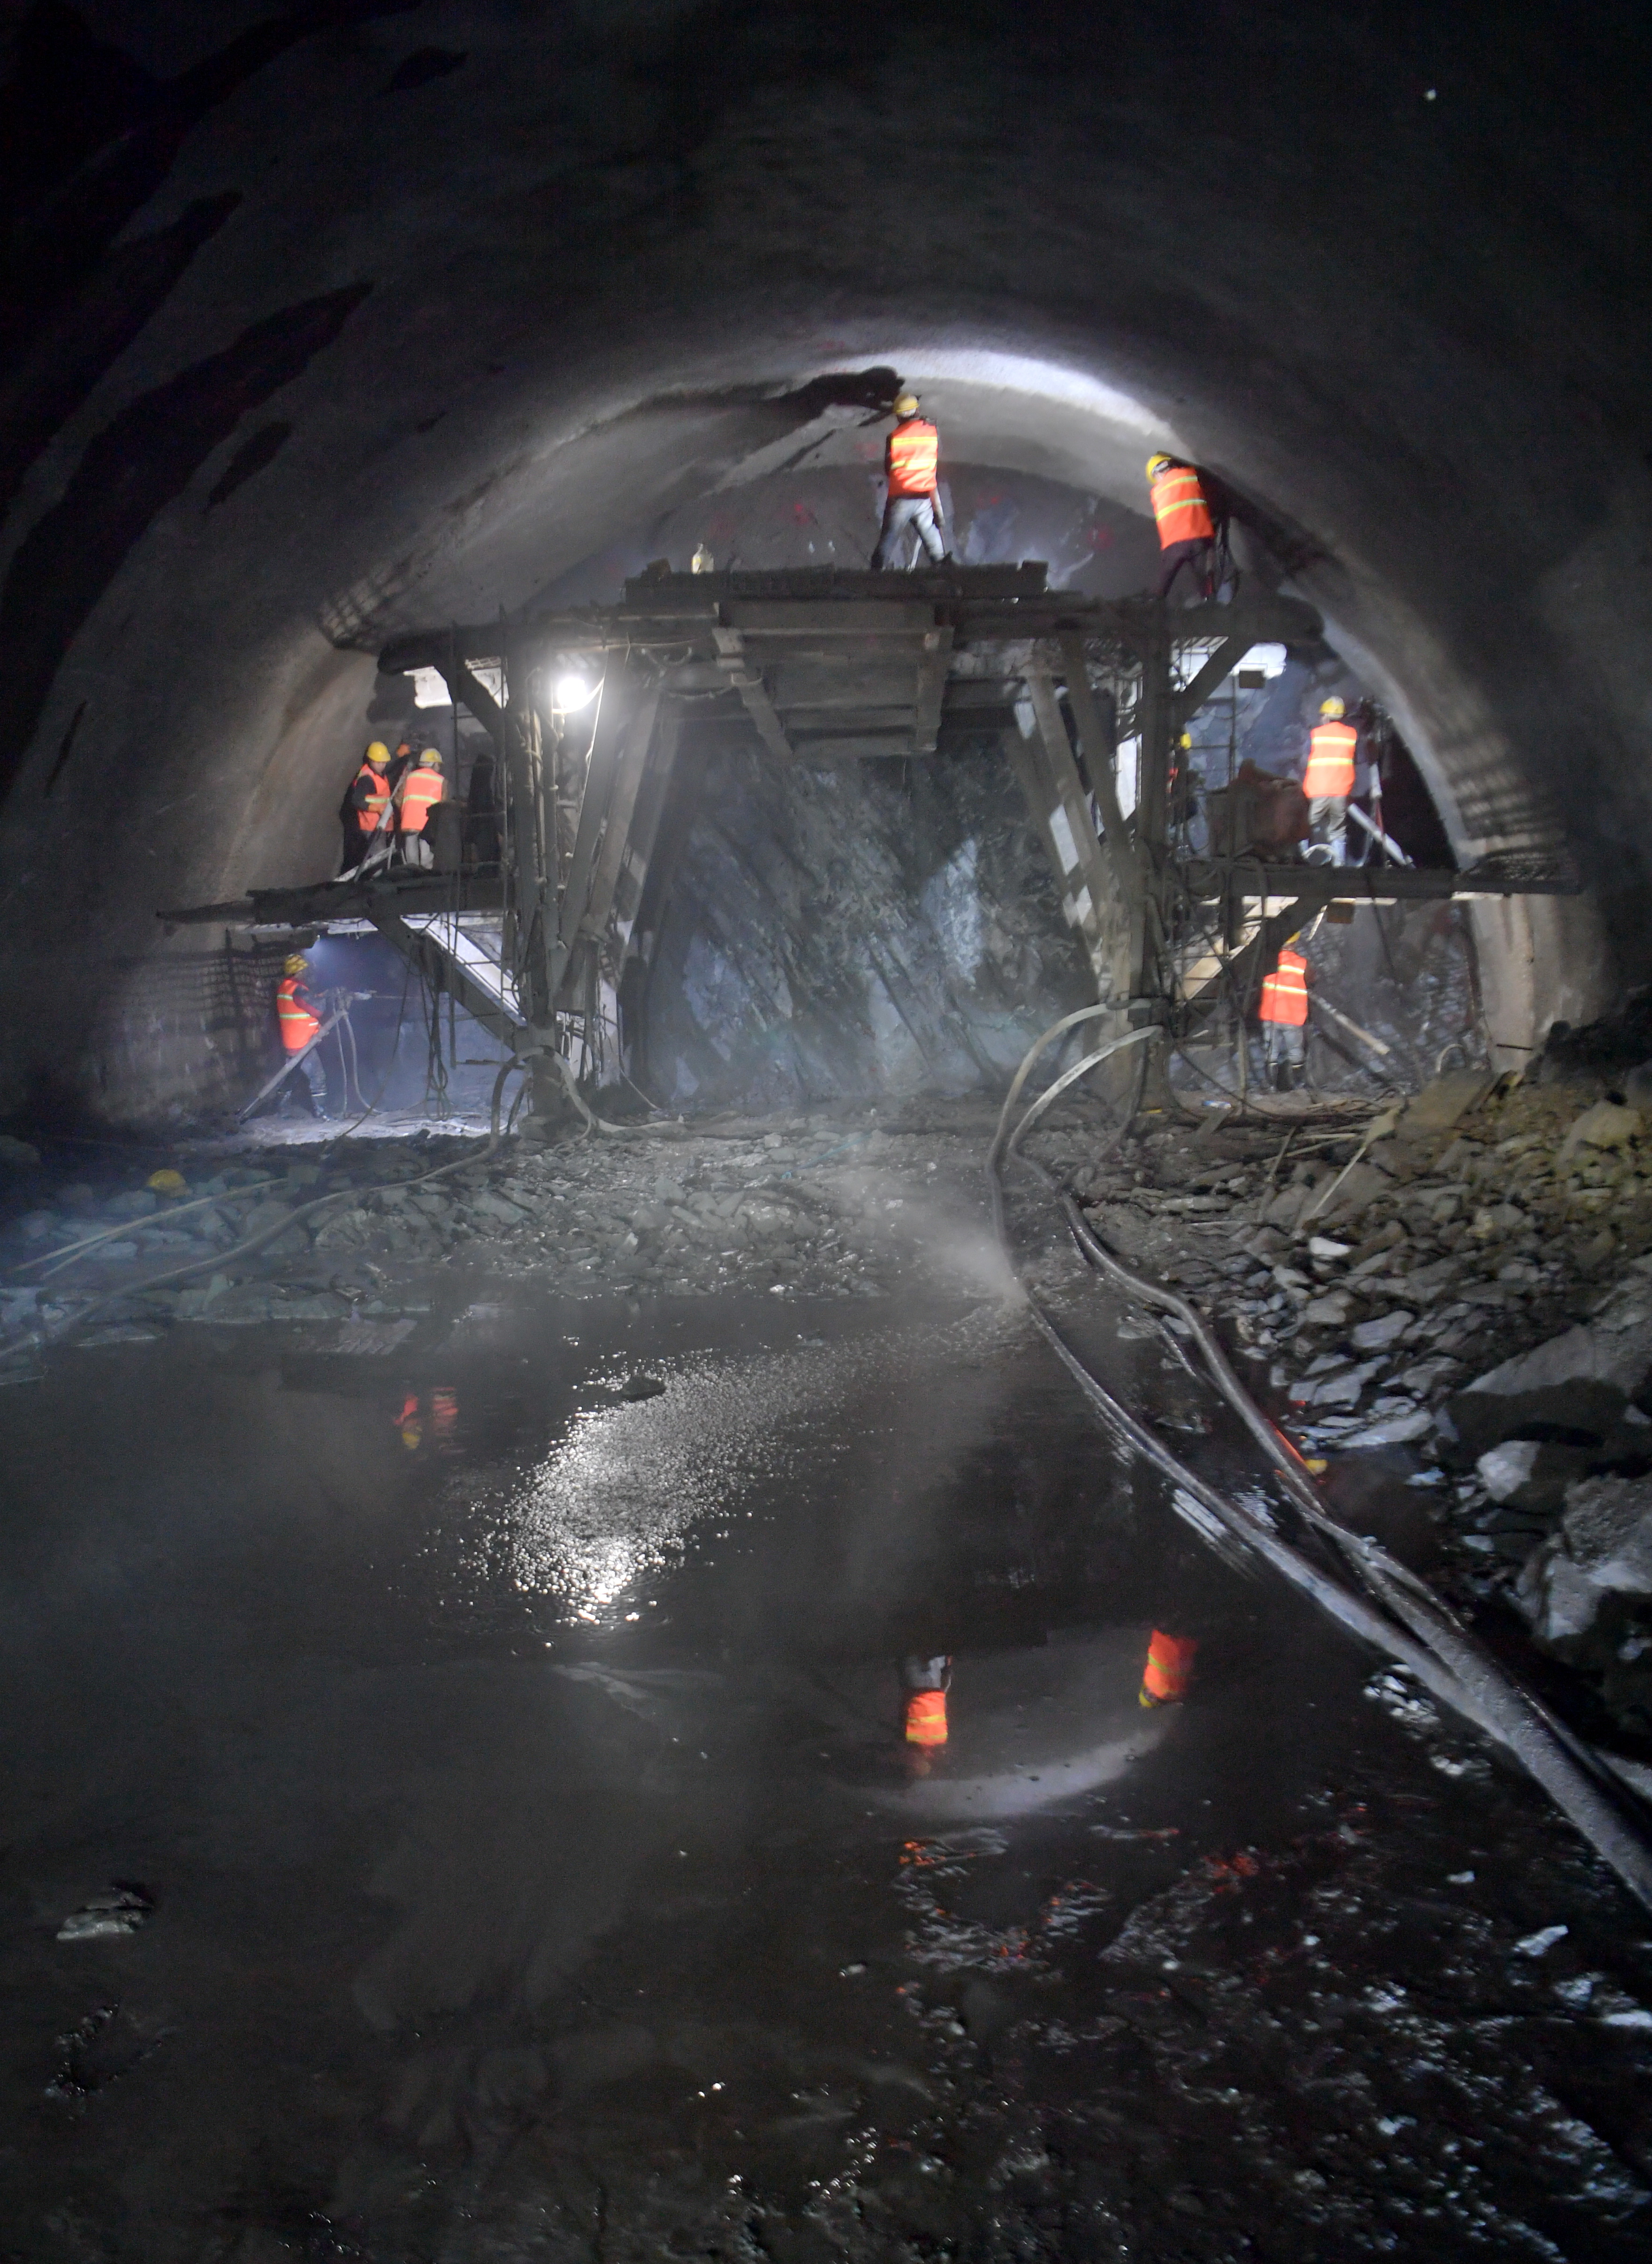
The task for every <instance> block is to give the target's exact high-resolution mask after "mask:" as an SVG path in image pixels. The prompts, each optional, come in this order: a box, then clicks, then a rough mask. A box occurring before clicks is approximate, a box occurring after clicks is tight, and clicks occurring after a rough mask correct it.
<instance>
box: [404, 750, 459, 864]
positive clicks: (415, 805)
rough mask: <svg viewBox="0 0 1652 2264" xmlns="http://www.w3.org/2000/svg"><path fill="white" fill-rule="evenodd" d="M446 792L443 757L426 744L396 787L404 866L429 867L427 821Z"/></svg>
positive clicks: (429, 854) (429, 847)
mask: <svg viewBox="0 0 1652 2264" xmlns="http://www.w3.org/2000/svg"><path fill="white" fill-rule="evenodd" d="M446 791H447V781H446V779H445V778H444V777H443V776H442V758H441V757H440V756H439V755H438V753H437V751H436V750H435V748H434V747H426V748H425V750H424V753H423V754H422V755H421V756H420V757H419V758H418V760H417V763H415V765H414V766H413V767H412V769H411V770H410V771H409V773H408V774H407V776H406V777H405V778H404V779H403V780H402V783H401V785H400V786H399V787H397V788H396V790H395V820H396V839H397V841H398V843H399V844H400V845H401V850H402V863H403V864H404V865H423V866H425V867H428V866H429V864H430V862H431V845H430V843H429V842H428V841H427V840H426V839H425V838H424V827H425V823H426V821H427V819H428V818H429V816H430V814H431V810H432V809H435V807H436V805H437V803H438V802H440V801H441V799H442V797H443V795H445V794H446Z"/></svg>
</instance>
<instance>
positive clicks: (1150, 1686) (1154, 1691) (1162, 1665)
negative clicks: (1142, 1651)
mask: <svg viewBox="0 0 1652 2264" xmlns="http://www.w3.org/2000/svg"><path fill="white" fill-rule="evenodd" d="M1198 1649H1199V1643H1198V1639H1197V1637H1196V1636H1191V1635H1189V1636H1179V1635H1165V1634H1164V1633H1163V1631H1162V1630H1161V1629H1158V1628H1155V1629H1154V1630H1153V1636H1152V1640H1151V1641H1150V1642H1149V1643H1148V1663H1147V1665H1146V1667H1145V1668H1144V1669H1143V1671H1142V1675H1141V1690H1142V1694H1143V1696H1144V1697H1148V1698H1152V1699H1156V1700H1157V1702H1159V1704H1161V1705H1163V1704H1164V1703H1165V1702H1166V1701H1167V1700H1170V1699H1175V1698H1185V1696H1186V1695H1187V1686H1188V1684H1189V1683H1190V1682H1191V1681H1192V1679H1193V1654H1194V1653H1195V1652H1196V1651H1198Z"/></svg>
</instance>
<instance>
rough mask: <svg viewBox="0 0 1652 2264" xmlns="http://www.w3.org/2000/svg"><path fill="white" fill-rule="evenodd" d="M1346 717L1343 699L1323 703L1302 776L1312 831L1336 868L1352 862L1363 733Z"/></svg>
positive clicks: (1311, 733) (1309, 736) (1310, 829)
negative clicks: (1353, 804)
mask: <svg viewBox="0 0 1652 2264" xmlns="http://www.w3.org/2000/svg"><path fill="white" fill-rule="evenodd" d="M1346 714H1347V709H1346V708H1344V705H1343V703H1342V701H1341V700H1337V699H1336V698H1332V699H1330V700H1322V701H1321V702H1320V708H1319V722H1317V723H1316V724H1315V726H1314V729H1312V730H1311V731H1310V732H1309V733H1308V768H1307V769H1306V770H1305V771H1304V772H1303V773H1302V792H1303V793H1304V794H1305V795H1307V796H1308V831H1309V832H1310V834H1311V835H1312V836H1313V838H1314V840H1315V843H1316V844H1318V845H1320V846H1322V847H1324V848H1329V849H1330V861H1331V862H1332V864H1334V865H1345V864H1346V863H1347V862H1348V802H1349V798H1350V796H1351V795H1352V793H1353V790H1354V757H1355V755H1356V753H1357V752H1358V751H1359V732H1358V731H1357V730H1355V729H1354V727H1353V725H1352V724H1351V723H1349V722H1344V716H1345V715H1346ZM1318 861H1319V862H1320V863H1323V862H1324V860H1323V859H1320V860H1318Z"/></svg>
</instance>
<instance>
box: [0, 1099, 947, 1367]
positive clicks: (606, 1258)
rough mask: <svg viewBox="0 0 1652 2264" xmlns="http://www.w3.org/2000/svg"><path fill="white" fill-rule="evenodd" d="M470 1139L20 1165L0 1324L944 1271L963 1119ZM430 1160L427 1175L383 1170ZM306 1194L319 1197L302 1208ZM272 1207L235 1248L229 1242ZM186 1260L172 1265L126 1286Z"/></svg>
mask: <svg viewBox="0 0 1652 2264" xmlns="http://www.w3.org/2000/svg"><path fill="white" fill-rule="evenodd" d="M474 1146H475V1143H467V1142H462V1141H452V1140H442V1139H429V1138H420V1139H417V1140H411V1141H395V1140H379V1141H374V1142H373V1143H351V1144H350V1145H349V1146H348V1147H341V1148H339V1149H337V1150H332V1151H330V1152H327V1153H325V1154H323V1156H322V1158H321V1159H320V1160H306V1161H303V1162H298V1163H288V1164H285V1165H267V1164H264V1163H262V1162H259V1163H250V1162H246V1161H234V1162H228V1163H226V1162H225V1161H224V1160H223V1157H222V1156H221V1155H219V1156H215V1157H212V1158H210V1159H204V1160H209V1161H210V1164H211V1166H212V1167H211V1168H203V1167H201V1165H196V1166H195V1167H194V1168H193V1170H192V1173H190V1174H186V1173H185V1172H179V1171H178V1170H176V1169H170V1168H169V1169H165V1170H163V1171H161V1172H152V1173H150V1174H149V1180H148V1182H147V1183H143V1182H141V1183H140V1184H138V1185H136V1186H129V1185H123V1186H118V1187H112V1186H102V1187H99V1186H95V1185H92V1184H91V1183H89V1182H88V1181H86V1180H70V1181H69V1182H68V1183H67V1184H56V1185H53V1184H51V1181H50V1175H49V1174H48V1173H43V1172H41V1171H40V1169H39V1168H31V1167H24V1169H25V1170H26V1173H27V1179H28V1183H29V1184H28V1188H27V1194H28V1196H29V1198H30V1200H28V1201H27V1204H26V1207H22V1206H21V1201H19V1204H18V1206H17V1207H14V1209H13V1215H11V1218H10V1220H9V1222H8V1223H6V1224H5V1226H4V1229H3V1230H0V1341H4V1339H8V1338H9V1339H11V1340H13V1341H14V1342H18V1343H21V1342H25V1341H27V1340H29V1339H32V1338H33V1337H34V1336H36V1335H38V1333H39V1332H40V1329H41V1328H42V1326H44V1328H45V1329H46V1330H47V1332H48V1333H50V1334H52V1335H56V1334H58V1333H59V1332H62V1330H63V1329H65V1328H68V1327H72V1325H73V1323H74V1320H75V1317H76V1313H77V1312H78V1311H80V1310H84V1309H87V1308H89V1307H90V1306H91V1304H92V1303H99V1305H100V1306H101V1305H102V1303H103V1301H105V1300H106V1299H107V1298H109V1297H110V1296H111V1295H112V1293H116V1292H119V1293H120V1295H119V1301H118V1303H117V1304H116V1305H115V1306H114V1307H113V1308H112V1310H111V1311H110V1312H109V1313H107V1314H105V1315H103V1316H102V1318H103V1321H104V1325H103V1326H101V1327H100V1328H99V1327H94V1328H93V1329H92V1330H91V1332H90V1335H89V1337H88V1338H83V1339H81V1341H83V1342H84V1341H93V1342H97V1341H103V1342H108V1341H112V1340H116V1339H120V1338H123V1337H131V1336H133V1335H134V1334H152V1333H154V1332H156V1331H157V1330H159V1329H161V1328H163V1327H165V1326H167V1325H170V1324H173V1323H178V1322H196V1323H209V1324H215V1325H220V1326H228V1325H244V1324H254V1323H263V1322H272V1321H276V1322H280V1321H286V1322H304V1323H314V1322H320V1321H327V1320H334V1319H345V1318H348V1317H351V1316H354V1315H365V1316H369V1317H371V1316H375V1315H381V1314H392V1313H399V1312H404V1311H408V1310H414V1309H415V1308H416V1307H417V1305H418V1303H419V1301H420V1300H421V1299H422V1298H427V1297H428V1291H429V1280H430V1275H431V1269H432V1268H437V1267H446V1266H462V1265H467V1264H470V1265H476V1266H486V1267H487V1268H488V1270H489V1272H490V1273H492V1274H507V1275H509V1274H519V1275H524V1276H527V1275H532V1276H533V1278H534V1280H535V1281H536V1282H537V1283H538V1284H540V1286H542V1287H543V1288H547V1289H548V1290H550V1291H551V1292H552V1293H560V1294H563V1295H573V1296H584V1295H613V1294H616V1293H620V1294H641V1293H648V1294H658V1295H673V1296H691V1295H709V1294H711V1293H712V1292H714V1291H721V1290H728V1289H730V1288H747V1289H751V1288H757V1289H760V1290H769V1291H772V1292H775V1293H778V1294H793V1295H810V1296H829V1297H830V1296H878V1295H885V1294H887V1293H888V1290H889V1288H892V1287H893V1286H894V1284H895V1281H897V1280H906V1279H909V1278H910V1279H914V1280H917V1279H934V1280H937V1281H941V1282H946V1281H950V1282H951V1284H952V1286H956V1281H957V1275H956V1265H957V1262H958V1261H959V1259H960V1243H959V1239H958V1237H957V1235H956V1234H955V1233H954V1232H953V1231H952V1230H950V1228H948V1229H947V1230H946V1231H941V1230H939V1229H940V1227H941V1225H942V1220H943V1211H944V1208H945V1206H944V1205H943V1207H942V1209H941V1210H938V1208H937V1192H936V1191H937V1189H938V1187H940V1186H942V1185H943V1184H944V1183H946V1182H949V1181H950V1179H952V1177H953V1166H956V1167H958V1169H959V1170H960V1171H962V1172H966V1173H969V1174H973V1172H974V1171H975V1165H976V1161H977V1158H978V1154H979V1147H980V1134H979V1131H978V1130H976V1129H975V1128H973V1127H972V1128H971V1129H970V1130H968V1131H963V1130H960V1131H959V1132H956V1133H946V1132H943V1133H938V1134H935V1135H932V1136H930V1137H928V1138H926V1139H924V1141H922V1142H921V1143H920V1142H918V1141H916V1140H914V1139H913V1138H912V1137H910V1136H903V1135H902V1134H901V1133H899V1132H898V1131H891V1130H888V1129H885V1128H882V1127H881V1126H880V1125H879V1123H878V1122H877V1121H876V1118H875V1113H874V1114H873V1115H872V1116H870V1117H860V1118H857V1119H854V1120H851V1121H844V1119H842V1118H841V1117H839V1118H835V1119H830V1120H827V1119H821V1120H814V1119H808V1118H798V1119H794V1120H793V1121H790V1122H788V1123H787V1124H786V1126H785V1127H784V1128H782V1129H778V1130H777V1129H775V1128H772V1125H763V1126H755V1127H754V1126H744V1127H742V1126H735V1127H732V1128H728V1127H711V1128H696V1129H692V1130H688V1129H685V1128H678V1127H676V1126H671V1127H668V1128H665V1129H664V1130H663V1131H662V1132H660V1133H657V1134H649V1133H646V1132H645V1133H642V1134H639V1135H637V1136H628V1137H624V1138H591V1139H579V1138H576V1139H574V1140H570V1141H568V1142H565V1143H561V1144H558V1145H556V1146H553V1147H545V1148H540V1147H535V1146H533V1145H531V1144H530V1143H526V1142H523V1141H518V1142H512V1143H510V1144H509V1145H508V1146H507V1147H506V1148H504V1149H503V1150H500V1151H498V1152H496V1154H494V1155H492V1156H490V1157H486V1158H485V1159H482V1158H479V1159H478V1160H475V1161H474V1162H471V1161H467V1160H465V1158H466V1157H467V1153H470V1152H474ZM181 1160H183V1161H185V1163H188V1162H189V1161H190V1159H189V1158H188V1157H184V1158H182V1159H181ZM450 1163H451V1164H453V1165H455V1166H456V1168H454V1169H453V1170H451V1171H449V1172H446V1174H445V1175H444V1176H443V1177H441V1178H438V1179H433V1180H432V1181H431V1183H430V1184H428V1185H423V1186H421V1185H417V1184H416V1185H412V1186H409V1185H405V1184H403V1183H404V1182H406V1181H409V1180H415V1181H416V1180H417V1179H419V1177H420V1176H421V1174H423V1173H424V1172H435V1171H437V1170H438V1168H439V1167H440V1166H442V1165H447V1164H450ZM16 1177H17V1175H16V1174H14V1181H15V1179H16ZM322 1198H332V1199H333V1200H331V1201H329V1202H328V1203H327V1204H326V1207H325V1208H322V1209H319V1210H316V1209H313V1208H310V1206H313V1205H315V1204H316V1203H317V1202H318V1201H321V1199H322ZM286 1219H290V1220H291V1222H292V1223H291V1224H290V1226H288V1227H287V1228H286V1230H285V1231H278V1232H277V1233H276V1234H275V1236H274V1237H273V1238H272V1240H270V1241H269V1242H267V1243H265V1244H264V1246H263V1247H262V1248H261V1249H260V1250H259V1251H257V1252H256V1253H250V1254H248V1255H247V1256H245V1257H238V1256H236V1255H235V1252H236V1250H237V1247H238V1245H239V1244H242V1243H243V1242H244V1241H246V1240H247V1239H248V1238H249V1237H253V1236H256V1235H258V1234H260V1233H263V1232H265V1231H267V1230H269V1229H271V1228H272V1227H275V1228H279V1227H280V1225H281V1223H282V1221H283V1220H286ZM220 1254H221V1256H222V1259H223V1262H222V1264H221V1266H215V1265H214V1263H213V1260H214V1258H216V1257H218V1256H219V1255H220ZM964 1255H965V1256H966V1258H967V1252H965V1253H964ZM192 1265H193V1266H197V1267H198V1269H199V1270H198V1271H197V1272H196V1273H195V1274H194V1275H193V1276H192V1278H190V1279H189V1280H187V1281H179V1282H177V1283H167V1284H163V1285H162V1286H159V1287H156V1288H144V1287H143V1286H142V1284H143V1282H144V1281H146V1280H147V1279H149V1277H151V1276H154V1275H156V1274H163V1273H166V1272H169V1271H170V1270H171V1269H172V1268H174V1267H182V1266H192Z"/></svg>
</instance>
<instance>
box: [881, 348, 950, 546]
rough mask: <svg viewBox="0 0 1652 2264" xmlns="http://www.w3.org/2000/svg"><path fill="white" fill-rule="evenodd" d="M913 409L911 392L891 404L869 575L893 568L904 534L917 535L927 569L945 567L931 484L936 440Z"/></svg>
mask: <svg viewBox="0 0 1652 2264" xmlns="http://www.w3.org/2000/svg"><path fill="white" fill-rule="evenodd" d="M917 409H918V402H917V394H916V393H903V394H902V395H900V396H899V398H898V399H897V400H896V402H895V418H896V423H895V430H894V432H891V433H890V435H889V439H888V446H886V448H885V449H884V452H883V475H884V478H885V480H886V481H887V482H888V493H887V495H886V497H885V500H884V505H883V526H882V529H881V531H880V533H879V536H878V547H877V548H876V549H875V550H874V551H873V554H872V570H873V573H874V574H880V573H881V572H882V571H883V570H884V568H885V567H886V566H893V565H895V563H896V562H897V560H898V558H899V556H900V553H901V548H902V544H903V542H904V541H905V538H906V536H907V533H908V532H909V531H911V532H913V533H916V534H917V539H918V541H920V542H921V543H922V544H923V546H924V550H925V551H926V553H927V554H928V556H929V560H930V563H931V565H932V566H940V565H944V564H945V563H946V558H947V555H948V554H947V549H946V543H945V542H944V541H942V539H941V530H940V495H939V491H938V488H937V485H936V466H937V464H938V461H939V459H940V435H939V433H938V432H937V431H936V429H935V427H934V426H933V425H932V424H931V423H930V421H929V419H928V417H920V416H919V415H918V413H917Z"/></svg>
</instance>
